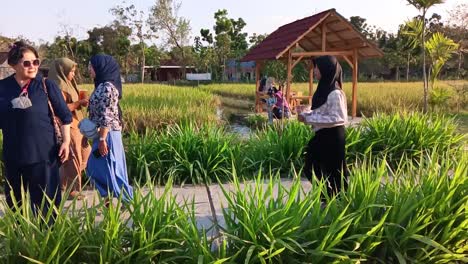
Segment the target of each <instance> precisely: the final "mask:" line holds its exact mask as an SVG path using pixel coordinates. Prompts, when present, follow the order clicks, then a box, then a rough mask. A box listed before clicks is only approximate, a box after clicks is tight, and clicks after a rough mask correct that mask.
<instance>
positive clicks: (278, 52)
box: [242, 9, 382, 61]
mask: <svg viewBox="0 0 468 264" xmlns="http://www.w3.org/2000/svg"><path fill="white" fill-rule="evenodd" d="M325 20H326V23H328V25H330V26H328V25H327V27H328V32H327V43H329V41H330V45H328V44H327V47H329V48H334V49H335V50H336V49H348V47H351V45H350V43H348V42H347V41H353V44H356V40H357V41H358V42H359V43H358V44H359V45H358V46H356V45H354V46H355V47H358V49H359V55H360V56H361V57H375V56H381V55H382V52H381V51H380V50H379V49H378V48H377V47H375V46H373V44H372V43H370V42H369V41H368V40H366V39H365V37H364V36H363V35H362V34H361V33H360V32H358V31H357V30H356V29H354V28H353V27H352V25H351V24H350V23H349V22H348V21H347V20H346V19H345V18H344V17H342V16H341V15H340V14H338V13H337V12H336V10H335V9H329V10H326V11H323V12H321V13H318V14H315V15H313V16H310V17H306V18H303V19H300V20H296V21H294V22H292V23H289V24H286V25H283V26H281V27H279V28H278V29H277V30H275V31H274V32H273V33H271V34H270V35H268V36H267V37H266V38H265V39H264V40H263V41H262V42H261V43H260V44H258V45H257V46H256V47H254V48H252V49H251V50H250V51H249V52H248V53H247V55H245V56H244V57H243V58H242V61H260V60H276V59H279V58H280V57H282V56H283V54H284V53H285V52H287V50H288V49H289V48H291V47H292V46H293V45H295V44H296V43H298V44H300V46H301V47H303V48H304V47H307V48H305V50H307V51H313V50H314V49H315V50H316V47H314V46H320V45H321V39H320V35H321V34H320V33H317V32H315V31H314V30H315V29H317V26H319V25H320V24H321V22H323V21H325ZM318 30H320V28H318ZM313 31H314V32H313ZM333 31H335V32H338V33H334V32H333ZM338 35H339V36H338ZM332 38H335V42H331V41H332ZM336 38H339V40H341V42H342V43H340V44H338V45H337V44H336ZM311 44H312V45H314V46H311Z"/></svg>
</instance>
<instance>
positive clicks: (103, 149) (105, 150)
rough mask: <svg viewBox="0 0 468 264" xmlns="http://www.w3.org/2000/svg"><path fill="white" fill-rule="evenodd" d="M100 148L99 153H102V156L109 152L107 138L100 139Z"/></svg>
mask: <svg viewBox="0 0 468 264" xmlns="http://www.w3.org/2000/svg"><path fill="white" fill-rule="evenodd" d="M98 149H99V154H101V156H103V157H104V156H106V155H107V154H109V149H108V147H107V142H106V141H105V140H100V141H99V145H98Z"/></svg>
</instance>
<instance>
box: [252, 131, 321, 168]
mask: <svg viewBox="0 0 468 264" xmlns="http://www.w3.org/2000/svg"><path fill="white" fill-rule="evenodd" d="M312 135H313V132H312V130H311V129H310V127H308V126H306V125H304V124H302V123H299V122H287V123H285V125H284V127H281V124H275V125H273V126H267V127H266V128H265V129H263V130H259V131H257V132H256V133H255V134H253V135H252V136H251V138H250V139H249V140H248V141H247V144H246V145H245V151H243V153H245V158H246V162H245V163H246V164H245V166H246V167H244V169H246V170H249V171H254V172H255V171H257V170H258V169H259V168H261V167H263V168H273V169H280V170H281V171H282V172H287V171H289V169H290V168H291V166H294V167H296V168H299V167H301V166H302V163H303V149H304V146H305V145H306V144H307V142H308V141H309V140H310V138H311V137H312Z"/></svg>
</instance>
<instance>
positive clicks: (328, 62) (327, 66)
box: [312, 56, 343, 110]
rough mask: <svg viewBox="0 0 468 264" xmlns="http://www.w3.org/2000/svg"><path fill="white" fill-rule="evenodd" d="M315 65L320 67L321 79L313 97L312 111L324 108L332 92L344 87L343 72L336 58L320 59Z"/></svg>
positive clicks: (322, 57)
mask: <svg viewBox="0 0 468 264" xmlns="http://www.w3.org/2000/svg"><path fill="white" fill-rule="evenodd" d="M314 64H315V66H316V67H318V69H319V71H320V75H321V78H320V80H319V83H318V86H317V91H315V93H314V96H313V97H312V110H314V109H317V108H319V107H320V106H322V105H323V104H324V103H325V102H326V101H327V98H328V95H329V94H330V93H331V92H333V91H334V90H336V89H342V87H343V71H342V70H341V65H340V64H339V63H338V60H337V59H336V57H335V56H321V57H318V58H316V59H315V60H314Z"/></svg>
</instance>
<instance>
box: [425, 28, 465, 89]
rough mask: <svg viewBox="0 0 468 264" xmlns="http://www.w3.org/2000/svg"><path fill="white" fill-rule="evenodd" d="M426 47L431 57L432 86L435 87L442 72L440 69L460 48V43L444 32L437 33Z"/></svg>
mask: <svg viewBox="0 0 468 264" xmlns="http://www.w3.org/2000/svg"><path fill="white" fill-rule="evenodd" d="M425 47H426V50H427V53H428V54H429V57H430V58H431V62H432V64H431V76H430V77H431V78H430V80H431V84H432V85H431V86H432V87H431V88H434V87H435V83H436V81H437V79H438V76H439V74H440V70H441V69H442V67H443V66H444V65H445V63H446V62H447V61H448V60H449V59H450V58H451V57H452V55H453V54H454V53H456V52H457V50H458V44H457V43H455V42H454V41H453V40H451V39H449V38H447V37H445V36H444V34H442V33H435V34H433V35H432V37H431V38H430V39H429V40H428V41H427V42H426V43H425Z"/></svg>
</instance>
